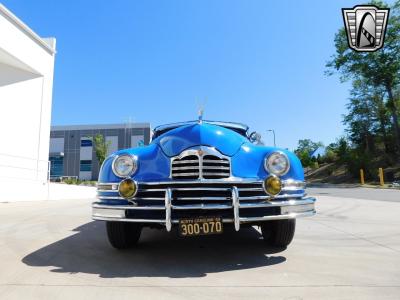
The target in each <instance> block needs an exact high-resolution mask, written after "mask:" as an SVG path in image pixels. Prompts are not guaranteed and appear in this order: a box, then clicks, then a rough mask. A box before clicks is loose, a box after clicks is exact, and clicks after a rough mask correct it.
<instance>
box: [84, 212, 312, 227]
mask: <svg viewBox="0 0 400 300" xmlns="http://www.w3.org/2000/svg"><path fill="white" fill-rule="evenodd" d="M315 213H316V212H315V210H313V211H308V212H303V213H292V214H288V215H277V216H264V217H251V218H240V223H251V222H262V221H271V220H286V219H295V218H304V217H310V216H313V215H315ZM92 219H93V220H98V221H113V222H133V223H158V224H165V220H158V219H126V218H108V217H101V216H93V217H92ZM222 222H223V223H233V222H234V220H233V219H222ZM171 223H172V224H178V223H179V220H175V219H173V220H171Z"/></svg>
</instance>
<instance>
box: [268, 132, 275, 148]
mask: <svg viewBox="0 0 400 300" xmlns="http://www.w3.org/2000/svg"><path fill="white" fill-rule="evenodd" d="M267 131H271V132H272V134H273V135H274V147H276V142H275V130H273V129H268V130H267Z"/></svg>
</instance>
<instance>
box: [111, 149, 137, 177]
mask: <svg viewBox="0 0 400 300" xmlns="http://www.w3.org/2000/svg"><path fill="white" fill-rule="evenodd" d="M112 170H113V172H114V174H115V175H117V176H118V177H128V176H131V175H132V174H133V173H135V172H136V170H137V158H136V157H133V156H131V155H129V154H123V155H120V156H117V157H116V158H115V159H114V161H113V163H112Z"/></svg>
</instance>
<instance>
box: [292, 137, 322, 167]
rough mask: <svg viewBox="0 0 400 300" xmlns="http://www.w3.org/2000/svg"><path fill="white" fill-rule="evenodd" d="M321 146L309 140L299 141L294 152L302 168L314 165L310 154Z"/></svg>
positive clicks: (320, 143)
mask: <svg viewBox="0 0 400 300" xmlns="http://www.w3.org/2000/svg"><path fill="white" fill-rule="evenodd" d="M323 146H324V145H323V144H322V142H317V143H316V142H313V141H312V140H310V139H303V140H299V142H298V146H297V149H296V150H295V151H294V152H295V153H296V155H297V156H298V157H299V159H300V161H301V163H302V165H303V167H310V166H311V165H313V163H314V162H313V160H312V158H311V154H312V152H314V151H315V150H317V149H318V148H319V147H323Z"/></svg>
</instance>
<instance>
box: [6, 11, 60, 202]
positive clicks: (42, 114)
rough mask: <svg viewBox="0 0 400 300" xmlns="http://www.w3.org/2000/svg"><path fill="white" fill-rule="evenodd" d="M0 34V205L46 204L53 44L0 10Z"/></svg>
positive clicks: (51, 40) (53, 42)
mask: <svg viewBox="0 0 400 300" xmlns="http://www.w3.org/2000/svg"><path fill="white" fill-rule="evenodd" d="M0 33H1V38H0V105H1V106H0V136H1V140H0V189H1V190H2V193H1V194H0V200H3V201H7V200H8V199H10V200H11V199H14V200H15V199H19V200H29V199H32V198H38V199H45V198H46V197H47V191H48V186H47V167H48V154H49V140H50V120H51V102H52V87H53V68H54V56H55V49H54V47H55V40H54V39H46V40H44V39H41V38H40V37H39V36H37V35H36V34H35V33H34V32H33V31H32V30H31V29H29V27H27V26H26V25H25V24H24V23H22V22H21V21H20V20H19V19H17V17H15V16H14V15H13V14H12V13H11V12H9V11H8V10H7V9H6V8H5V7H4V6H2V5H1V4H0ZM4 191H10V192H9V193H5V192H4ZM15 191H18V193H16V192H15Z"/></svg>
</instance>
